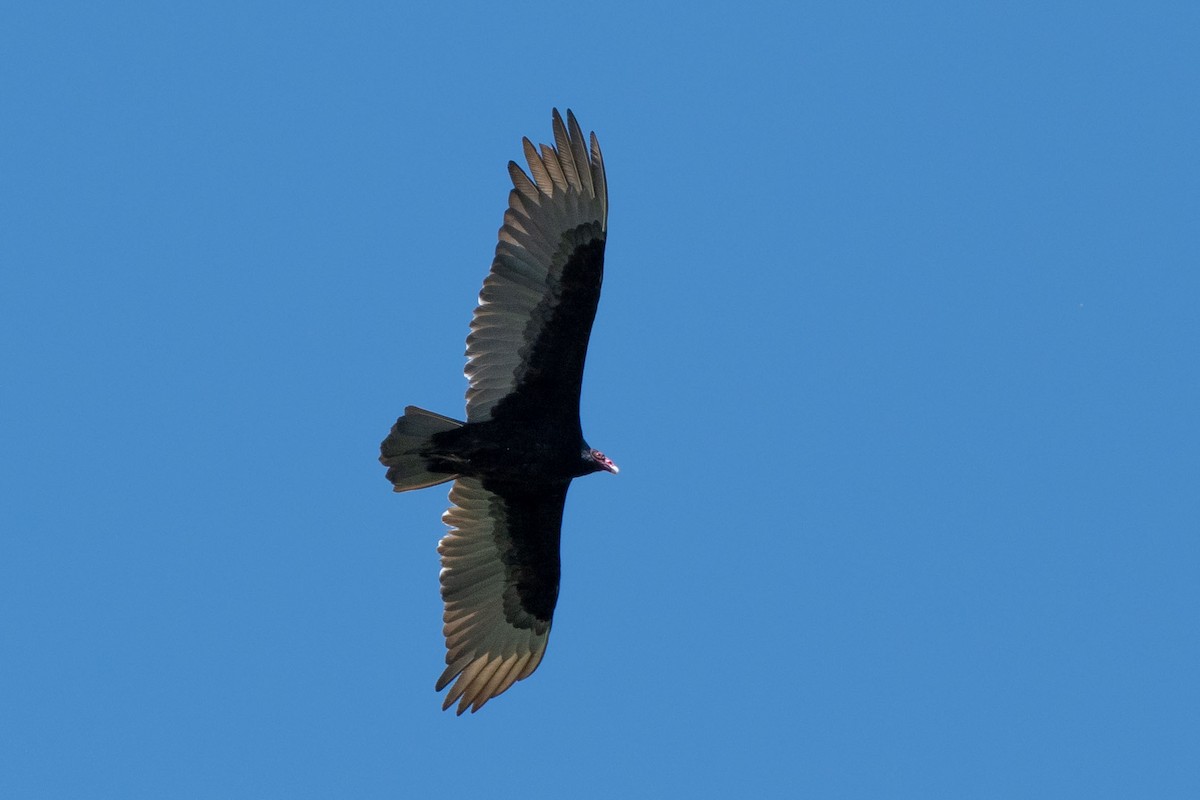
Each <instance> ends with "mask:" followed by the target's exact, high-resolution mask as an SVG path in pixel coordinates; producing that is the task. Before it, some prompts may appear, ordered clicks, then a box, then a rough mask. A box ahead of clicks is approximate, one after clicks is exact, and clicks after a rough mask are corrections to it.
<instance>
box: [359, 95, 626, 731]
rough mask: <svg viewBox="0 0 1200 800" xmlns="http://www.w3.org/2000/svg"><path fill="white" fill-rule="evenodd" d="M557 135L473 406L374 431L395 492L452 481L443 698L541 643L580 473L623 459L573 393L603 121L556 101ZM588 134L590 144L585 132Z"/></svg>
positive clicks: (444, 546) (528, 207)
mask: <svg viewBox="0 0 1200 800" xmlns="http://www.w3.org/2000/svg"><path fill="white" fill-rule="evenodd" d="M552 122H553V129H554V144H553V145H546V144H543V145H541V147H540V149H539V148H537V147H534V145H533V143H532V142H530V141H529V139H524V148H525V159H526V161H527V162H528V163H529V174H526V173H525V171H524V170H522V169H521V167H519V166H518V165H517V164H516V163H515V162H513V161H510V162H508V173H509V175H510V176H511V177H512V182H513V189H512V191H511V192H509V195H508V210H507V211H505V212H504V224H503V226H501V228H500V241H499V243H498V244H497V245H496V255H495V258H494V259H493V260H492V268H491V271H490V272H489V273H488V276H487V278H486V279H485V280H484V282H483V289H482V290H481V291H480V293H479V305H478V306H477V307H476V309H475V314H474V316H473V317H472V319H471V333H470V335H469V336H467V353H466V355H467V366H466V370H465V371H466V376H467V380H468V382H469V386H468V388H467V421H466V422H459V421H457V420H454V419H451V418H450V417H443V416H442V415H440V414H434V413H433V412H431V411H425V410H423V409H420V408H417V407H416V406H408V407H407V408H405V409H404V416H402V417H400V419H398V420H396V424H395V425H394V426H393V427H392V431H391V433H390V434H388V437H387V438H386V439H384V440H383V443H382V444H381V445H380V457H379V460H380V461H381V462H382V463H383V464H384V466H386V467H388V471H387V478H388V480H389V481H391V482H392V484H393V486H394V488H395V491H397V492H405V491H408V490H410V489H421V488H424V487H426V486H434V485H436V484H439V483H443V482H445V481H450V480H453V481H454V486H453V487H452V488H451V489H450V503H451V507H450V509H449V510H448V511H446V513H445V514H444V515H443V516H442V520H443V521H444V522H445V523H446V525H447V526H448V527H449V531H448V533H447V534H446V535H445V537H444V538H442V540H441V542H440V543H439V544H438V552H439V553H440V554H441V560H442V571H441V588H442V600H443V602H444V604H445V610H444V613H443V615H442V619H443V622H444V627H443V633H444V634H445V637H446V669H445V671H444V672H443V673H442V675H441V677H440V678H439V679H438V681H437V691H439V692H440V691H442V690H443V689H445V688H446V686H448V685H449V684H450V683H451V682H453V684H454V685H453V686H452V687H451V688H450V691H449V692H448V693H447V694H446V698H445V702H444V703H443V705H442V708H443V709H448V708H449V707H450V706H451V705H453V704H454V703H455V702H456V701H457V702H458V711H457V713H458V714H462V713H463V712H464V711H466V710H467V709H468V708H470V709H471V711H472V713H473V712H475V711H478V710H479V709H480V708H481V707H482V706H483V704H484V703H486V702H487V701H488V700H490V699H491V698H493V697H495V696H497V695H499V694H501V693H502V692H504V691H505V690H507V689H508V688H509V687H510V686H512V685H513V684H514V683H516V682H517V681H519V680H523V679H525V678H528V677H529V676H530V675H531V674H532V673H533V671H534V670H535V669H537V667H538V664H540V663H541V660H542V656H543V655H544V654H545V652H546V642H547V640H548V639H549V636H550V625H551V622H552V620H553V617H554V606H555V603H556V602H557V601H558V582H559V538H560V534H561V529H562V516H563V504H564V502H565V501H566V498H567V487H569V486H570V484H571V480H572V479H573V478H578V477H580V476H583V475H587V474H589V473H592V472H600V471H605V472H611V473H614V474H615V473H616V472H617V465H616V464H614V463H613V462H612V460H611V459H609V458H608V457H607V456H605V455H604V454H603V453H602V452H600V451H599V450H596V449H594V448H592V447H590V446H588V443H587V442H586V441H585V440H584V438H583V430H582V427H581V426H580V423H579V392H580V386H581V383H582V380H583V362H584V359H585V358H586V356H587V346H588V337H589V336H590V335H591V331H592V322H593V320H594V319H595V317H596V304H597V302H598V301H599V299H600V283H601V280H602V278H603V273H604V241H605V236H606V233H607V227H608V225H607V223H608V186H607V183H606V182H605V178H604V159H603V157H602V156H601V154H600V144H599V142H597V140H596V134H594V133H593V134H591V136H590V142H589V141H585V139H584V136H583V131H582V130H580V128H579V123H578V122H576V120H575V115H574V114H572V113H571V112H570V111H569V110H568V111H567V121H566V124H565V125H564V124H563V120H562V117H561V116H560V115H559V113H558V111H557V110H555V111H554V112H553V120H552ZM589 144H590V147H589Z"/></svg>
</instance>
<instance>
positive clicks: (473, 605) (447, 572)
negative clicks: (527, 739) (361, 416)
mask: <svg viewBox="0 0 1200 800" xmlns="http://www.w3.org/2000/svg"><path fill="white" fill-rule="evenodd" d="M566 494H567V486H566V484H562V485H561V486H552V487H549V488H546V487H541V488H539V489H537V490H532V489H529V488H528V487H525V488H517V487H507V486H485V484H484V483H483V482H482V481H480V480H478V479H476V478H459V479H458V480H457V481H455V484H454V487H453V488H452V489H451V490H450V502H451V503H452V504H453V507H452V508H450V510H449V511H447V512H446V514H445V516H444V517H443V519H444V521H445V522H446V524H447V525H448V526H450V529H451V530H450V532H449V533H447V534H446V536H445V537H444V538H443V539H442V541H441V543H440V544H439V545H438V552H439V553H441V556H442V574H441V583H442V599H443V601H444V603H445V611H444V614H443V622H444V623H445V624H444V627H443V632H444V633H445V636H446V665H447V666H446V670H445V672H443V673H442V676H441V678H439V679H438V682H437V690H438V691H439V692H440V691H441V690H442V689H444V688H446V686H447V685H449V684H450V682H451V681H453V682H454V685H453V686H452V687H451V689H450V691H449V692H448V693H447V695H446V699H445V702H444V704H443V706H442V707H443V708H449V707H450V706H451V705H453V704H454V703H455V702H456V701H457V702H458V704H459V705H458V712H457V713H459V714H461V713H463V712H464V711H466V710H467V709H468V708H470V709H471V711H472V712H474V711H477V710H479V708H481V707H482V706H483V704H484V703H486V702H487V701H488V700H490V699H491V698H493V697H495V696H497V695H499V694H501V693H502V692H504V691H505V690H507V689H508V688H509V687H510V686H512V685H513V684H514V683H516V682H517V681H519V680H523V679H524V678H527V677H529V676H530V675H531V674H533V671H534V670H535V669H537V666H538V664H540V663H541V660H542V656H543V654H545V652H546V642H547V640H548V639H549V636H550V623H551V619H552V617H553V614H554V605H555V603H556V602H557V600H558V580H559V535H560V532H561V528H562V512H563V504H564V502H565V501H566Z"/></svg>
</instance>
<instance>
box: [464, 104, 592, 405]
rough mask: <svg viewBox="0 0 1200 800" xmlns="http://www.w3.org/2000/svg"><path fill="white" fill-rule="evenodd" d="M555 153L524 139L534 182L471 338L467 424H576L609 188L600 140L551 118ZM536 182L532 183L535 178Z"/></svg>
mask: <svg viewBox="0 0 1200 800" xmlns="http://www.w3.org/2000/svg"><path fill="white" fill-rule="evenodd" d="M553 123H554V142H555V144H554V146H550V145H545V144H543V145H542V146H541V149H540V151H539V150H538V148H536V147H534V145H533V143H532V142H530V141H529V140H528V139H525V140H524V145H525V158H526V160H527V161H528V162H529V171H530V175H526V174H525V172H524V171H523V170H522V169H521V168H520V167H519V166H517V164H516V163H515V162H512V161H510V162H509V164H508V171H509V174H510V175H511V176H512V181H513V190H512V191H511V192H510V193H509V197H508V210H507V211H505V212H504V225H503V226H502V227H501V228H500V241H499V243H498V244H497V245H496V257H495V259H494V260H493V261H492V269H491V272H490V273H489V274H488V277H487V279H486V280H485V281H484V283H483V289H482V290H481V291H480V293H479V306H478V307H477V308H476V309H475V315H474V317H473V318H472V320H471V333H470V335H469V336H468V337H467V367H466V374H467V378H468V380H469V381H470V386H469V388H468V389H467V420H468V421H469V422H483V421H486V420H489V419H499V418H503V417H505V416H510V417H514V418H530V417H543V418H545V417H552V416H555V415H560V416H563V417H564V419H565V421H567V422H571V421H572V419H573V421H574V424H576V425H577V424H578V417H579V389H580V383H581V381H582V379H583V362H584V359H585V357H586V356H587V345H588V337H589V336H590V334H591V330H592V321H593V320H594V319H595V316H596V304H597V302H598V301H599V299H600V284H601V281H602V278H603V272H604V241H605V236H606V232H607V227H608V189H607V183H606V182H605V177H604V159H603V157H602V156H601V153H600V145H599V143H598V142H597V141H596V135H595V134H592V135H591V139H590V149H589V147H588V146H587V145H586V144H585V142H584V136H583V131H582V130H581V129H580V128H579V123H578V122H576V121H575V116H574V115H573V114H572V113H571V112H570V111H568V112H567V123H566V125H564V124H563V120H562V117H561V116H559V114H558V111H555V112H554V119H553ZM531 176H532V178H531Z"/></svg>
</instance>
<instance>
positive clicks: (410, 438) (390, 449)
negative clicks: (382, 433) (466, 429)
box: [379, 406, 463, 492]
mask: <svg viewBox="0 0 1200 800" xmlns="http://www.w3.org/2000/svg"><path fill="white" fill-rule="evenodd" d="M462 424H463V423H461V422H459V421H457V420H453V419H450V418H449V417H443V416H442V415H441V414H434V413H433V412H432V411H426V410H425V409H423V408H417V407H416V406H408V407H407V408H405V409H404V416H403V417H401V418H400V419H398V420H396V424H395V425H393V426H392V432H391V433H389V434H388V437H387V438H386V439H384V440H383V442H382V443H380V445H379V462H380V463H381V464H383V465H384V466H385V467H387V468H388V471H387V479H388V480H389V481H391V482H392V484H393V486H394V488H395V491H397V492H407V491H408V490H409V489H424V488H425V487H426V486H436V485H437V484H439V483H445V482H446V481H449V480H453V479H454V476H453V475H449V474H447V473H445V472H433V471H431V470H430V469H429V459H428V454H429V451H430V449H431V444H432V443H431V439H432V437H433V436H434V434H438V433H444V432H446V431H452V430H454V429H455V428H459V427H462Z"/></svg>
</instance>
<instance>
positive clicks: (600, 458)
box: [592, 450, 604, 461]
mask: <svg viewBox="0 0 1200 800" xmlns="http://www.w3.org/2000/svg"><path fill="white" fill-rule="evenodd" d="M592 458H594V459H596V460H597V461H603V460H604V453H601V452H600V451H599V450H593V451H592Z"/></svg>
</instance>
